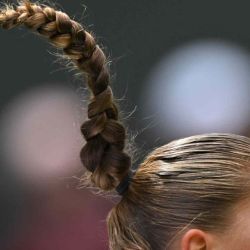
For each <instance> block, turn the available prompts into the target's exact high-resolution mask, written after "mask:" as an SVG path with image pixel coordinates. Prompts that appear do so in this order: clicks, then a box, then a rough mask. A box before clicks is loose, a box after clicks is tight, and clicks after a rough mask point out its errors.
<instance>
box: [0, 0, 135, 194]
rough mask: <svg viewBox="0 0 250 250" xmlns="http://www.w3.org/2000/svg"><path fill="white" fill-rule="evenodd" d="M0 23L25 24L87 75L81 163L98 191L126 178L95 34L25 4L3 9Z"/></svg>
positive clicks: (122, 136) (120, 131)
mask: <svg viewBox="0 0 250 250" xmlns="http://www.w3.org/2000/svg"><path fill="white" fill-rule="evenodd" d="M0 25H1V27H2V28H4V29H12V28H15V27H17V26H21V25H24V26H25V27H27V28H28V29H30V30H31V31H33V32H35V33H36V34H39V35H41V36H43V37H45V38H46V39H48V40H49V42H50V43H51V44H52V45H54V46H55V47H57V48H59V49H61V50H62V52H63V53H64V54H65V55H66V56H67V57H68V58H69V59H70V60H72V62H73V63H74V64H75V65H76V66H77V67H78V69H79V70H80V71H82V72H83V73H85V74H86V78H87V83H88V87H89V90H90V92H91V100H90V103H89V105H88V118H89V120H88V121H86V122H85V123H84V124H83V125H82V127H81V131H82V134H83V136H84V138H85V139H86V141H87V143H86V145H85V146H84V147H83V149H82V150H81V160H82V162H83V165H84V166H85V167H86V168H87V169H88V170H89V171H90V172H91V173H92V174H91V180H92V182H93V183H94V185H95V186H96V187H99V188H101V189H103V190H111V189H114V188H115V187H117V186H118V184H119V183H120V181H121V180H122V179H123V178H124V177H125V176H126V175H127V174H128V172H129V169H130V165H131V160H130V157H129V156H128V155H127V154H126V153H125V152H124V147H125V140H126V132H125V128H124V126H123V125H122V124H121V123H120V122H119V114H118V109H117V105H116V104H115V102H114V98H113V93H112V90H111V87H110V71H109V66H108V63H107V59H106V56H105V54H104V53H103V51H102V49H101V48H100V47H99V46H98V44H96V41H95V38H94V36H93V35H92V34H91V33H89V32H88V31H86V30H85V29H84V28H83V26H82V25H81V24H79V23H78V22H76V21H74V20H72V19H70V17H69V16H68V15H67V14H65V13H63V12H61V11H56V10H55V9H53V8H51V7H48V6H46V5H39V4H36V3H31V2H29V1H23V2H20V3H19V5H18V6H8V5H7V7H6V8H5V9H2V10H1V12H0Z"/></svg>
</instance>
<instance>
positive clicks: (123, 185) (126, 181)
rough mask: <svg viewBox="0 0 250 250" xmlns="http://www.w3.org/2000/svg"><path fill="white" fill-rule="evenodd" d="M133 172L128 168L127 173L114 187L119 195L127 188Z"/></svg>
mask: <svg viewBox="0 0 250 250" xmlns="http://www.w3.org/2000/svg"><path fill="white" fill-rule="evenodd" d="M134 174H135V172H133V171H132V170H130V171H129V172H128V174H127V175H126V176H125V177H124V179H123V180H122V181H121V182H120V184H119V185H118V186H117V187H116V192H117V193H118V194H119V195H121V196H122V195H124V193H125V192H126V191H127V190H128V187H129V185H130V183H131V181H132V179H133V176H134Z"/></svg>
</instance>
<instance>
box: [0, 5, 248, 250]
mask: <svg viewBox="0 0 250 250" xmlns="http://www.w3.org/2000/svg"><path fill="white" fill-rule="evenodd" d="M20 25H25V26H26V27H27V28H29V29H30V30H32V31H33V32H34V33H36V34H39V35H41V36H43V37H45V38H46V39H48V40H49V41H50V43H51V44H53V45H54V46H56V47H57V48H59V49H61V51H62V52H63V53H64V55H65V56H66V58H67V59H69V60H71V61H72V63H73V64H74V65H75V66H76V67H77V68H78V69H79V70H80V72H82V73H84V74H85V76H86V79H87V85H88V88H89V90H90V102H89V105H88V120H87V121H86V122H85V123H84V124H83V125H82V126H81V132H82V134H83V136H84V138H85V139H86V141H87V143H86V145H85V146H84V148H83V149H82V150H81V153H80V157H81V160H82V163H83V165H84V166H85V167H86V169H87V170H88V171H89V173H90V174H89V178H90V180H91V181H92V182H93V184H94V185H95V186H96V187H98V188H100V189H103V190H113V189H115V188H116V187H117V186H118V185H119V183H120V182H121V180H123V179H124V177H126V175H127V174H128V173H129V171H130V168H131V157H130V155H128V154H127V153H126V152H125V144H126V131H125V128H124V126H123V125H122V123H121V122H120V117H119V110H118V107H117V104H116V103H115V101H114V97H113V93H112V89H111V87H110V70H109V66H108V63H107V58H106V56H105V54H104V52H103V50H102V49H101V48H100V47H99V46H98V45H97V43H96V40H95V38H94V36H93V34H92V33H91V32H88V31H86V30H85V29H84V28H83V26H82V25H81V24H79V23H78V22H76V21H74V20H72V19H71V18H70V17H69V16H68V15H67V14H65V13H63V12H61V11H57V10H55V9H54V8H51V7H49V6H46V5H39V4H38V3H35V4H33V3H30V2H29V1H23V2H20V3H19V4H18V5H17V6H9V5H6V6H5V7H4V8H2V9H1V10H0V26H1V27H2V28H4V29H12V28H14V27H17V26H20ZM249 167H250V139H249V138H248V137H244V136H240V135H234V134H226V133H211V134H203V135H196V136H191V137H187V138H184V139H179V140H175V141H172V142H170V143H168V144H166V145H164V146H162V147H160V148H157V149H156V150H154V151H153V152H152V153H151V154H150V155H149V156H148V157H147V158H146V159H145V161H144V162H143V163H142V164H141V165H140V166H139V168H138V170H137V172H136V174H135V175H134V176H133V178H132V180H131V183H130V186H129V188H128V190H127V192H126V193H124V195H123V197H122V199H121V201H120V202H119V203H118V204H117V205H116V206H115V207H114V208H113V209H112V210H111V212H110V213H109V216H108V219H107V222H108V230H109V243H110V248H111V249H112V250H166V249H171V243H172V242H173V241H174V240H175V239H176V237H177V236H178V235H180V234H181V233H183V232H184V231H185V230H187V229H188V228H192V227H194V228H200V229H202V230H207V231H218V232H220V231H221V230H223V229H224V228H226V227H227V226H228V225H229V221H230V220H229V219H230V211H231V209H232V207H233V206H234V205H235V204H236V203H237V202H238V201H240V200H242V199H244V198H245V197H247V196H249V190H250V189H249V186H250V185H249V184H250V178H249Z"/></svg>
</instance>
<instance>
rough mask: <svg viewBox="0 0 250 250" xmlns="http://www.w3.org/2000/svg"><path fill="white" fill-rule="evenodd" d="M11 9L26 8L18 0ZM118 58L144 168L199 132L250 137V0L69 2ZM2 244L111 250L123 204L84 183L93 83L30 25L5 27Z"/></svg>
mask: <svg viewBox="0 0 250 250" xmlns="http://www.w3.org/2000/svg"><path fill="white" fill-rule="evenodd" d="M9 2H10V3H12V2H14V3H15V1H9ZM50 2H51V4H52V5H55V6H57V8H59V9H61V10H63V11H65V12H67V13H68V14H69V15H70V16H72V17H75V19H76V20H80V21H81V22H82V23H83V24H84V25H85V27H86V28H87V29H88V30H92V31H94V33H95V34H96V37H97V39H98V41H99V43H100V44H102V45H103V46H104V47H105V50H106V52H107V54H108V55H109V57H110V59H111V60H112V76H113V77H112V78H113V84H112V86H113V89H114V93H115V96H116V97H117V99H119V100H120V101H119V103H120V106H121V108H122V111H123V116H124V122H125V124H126V126H127V127H128V129H129V137H130V138H131V141H133V140H135V143H136V148H137V151H136V153H135V155H136V157H135V163H134V167H137V165H138V164H139V162H140V161H142V160H143V158H144V157H145V156H146V155H147V153H148V152H150V151H151V150H152V149H153V148H155V147H157V146H160V145H163V144H166V143H168V142H169V141H171V140H173V139H177V138H181V137H185V136H190V135H194V134H201V133H208V132H228V133H237V134H241V135H245V136H250V32H249V27H248V24H249V23H250V16H249V8H250V3H249V1H241V0H240V1H237V2H236V1H226V0H221V1H193V0H189V1H183V0H155V1H149V0H143V1H142V0H137V1H134V0H126V1H117V0H116V1H115V0H108V1H99V0H91V1H90V0H84V1H66V0H57V1H56V2H55V1H53V0H50ZM0 44H1V47H0V55H1V59H2V60H0V68H1V86H2V89H1V98H0V102H1V105H0V149H1V150H0V163H1V167H0V186H1V187H0V199H1V205H0V248H1V249H3V250H4V249H6V250H55V249H60V250H71V249H74V250H78V249H84V250H100V249H104V250H105V249H108V244H107V233H106V227H105V218H106V216H107V213H108V211H109V210H110V208H111V207H112V206H113V205H114V202H115V199H111V198H102V197H100V196H95V195H93V194H92V193H91V192H90V191H89V190H87V189H81V190H79V189H78V188H77V182H78V181H77V179H76V178H74V176H77V174H79V171H81V170H82V167H81V163H80V160H79V151H80V149H81V147H82V146H83V145H84V143H85V142H84V140H83V138H82V136H81V134H80V132H79V127H80V125H81V124H82V122H83V121H84V120H85V119H86V112H85V110H86V101H87V96H86V90H85V86H84V82H81V81H80V80H79V79H78V78H77V77H74V75H73V73H72V72H70V71H69V70H68V69H67V68H65V66H64V65H63V64H62V63H61V62H60V61H58V60H57V58H56V56H55V55H54V53H55V52H56V51H55V50H54V49H53V48H51V47H50V46H49V45H48V44H47V43H46V42H45V41H44V40H42V39H40V38H39V37H37V36H34V35H33V34H31V33H29V32H27V31H26V30H25V29H16V30H11V31H3V30H0Z"/></svg>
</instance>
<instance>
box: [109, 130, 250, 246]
mask: <svg viewBox="0 0 250 250" xmlns="http://www.w3.org/2000/svg"><path fill="white" fill-rule="evenodd" d="M247 198H249V200H250V139H249V138H246V137H243V136H238V135H233V134H215V133H213V134H204V135H197V136H191V137H188V138H184V139H179V140H176V141H173V142H171V143H169V144H167V145H165V146H163V147H160V148H158V149H156V150H154V151H153V152H152V153H151V154H150V155H149V156H148V157H147V158H146V160H145V161H144V163H142V164H141V166H140V167H139V168H138V170H137V172H136V174H135V176H134V177H133V180H132V182H131V184H130V187H129V190H128V192H127V193H126V194H125V195H124V197H123V199H122V200H121V202H120V203H119V204H117V206H116V207H115V208H114V209H113V210H112V211H111V214H110V216H109V221H110V226H109V228H110V231H111V232H112V235H111V237H112V236H113V237H112V242H114V249H123V248H115V246H116V245H119V244H121V242H124V244H123V245H124V246H125V245H127V244H128V242H129V241H131V242H133V241H136V240H137V237H138V238H139V239H138V241H143V242H144V243H143V244H145V245H142V247H139V245H138V244H136V243H133V244H135V245H137V248H136V247H134V248H133V247H131V248H129V247H128V248H127V249H154V250H157V249H159V250H161V249H172V247H173V245H176V244H177V243H178V242H179V243H180V242H181V239H182V238H183V236H184V235H185V233H187V232H188V231H189V230H190V229H199V230H201V231H203V232H208V233H212V234H221V233H223V232H225V230H228V229H229V228H230V226H231V225H232V223H233V217H234V216H233V214H235V211H237V210H236V209H235V207H236V206H237V204H239V203H240V202H241V201H245V200H247ZM249 210H250V202H249ZM233 211H234V213H233ZM249 215H250V213H249ZM119 221H122V223H119ZM249 227H250V224H249ZM114 228H115V229H114ZM117 228H118V229H117ZM115 230H116V231H118V232H119V233H115ZM124 231H125V233H124ZM134 232H135V234H134ZM249 232H250V231H249ZM117 242H120V243H117ZM127 246H128V245H127ZM249 246H250V241H249ZM125 249H126V248H125ZM177 249H181V248H177ZM197 249H198V248H197ZM204 249H206V248H204ZM220 249H224V248H220ZM225 249H227V248H225ZM185 250H186V249H185Z"/></svg>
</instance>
